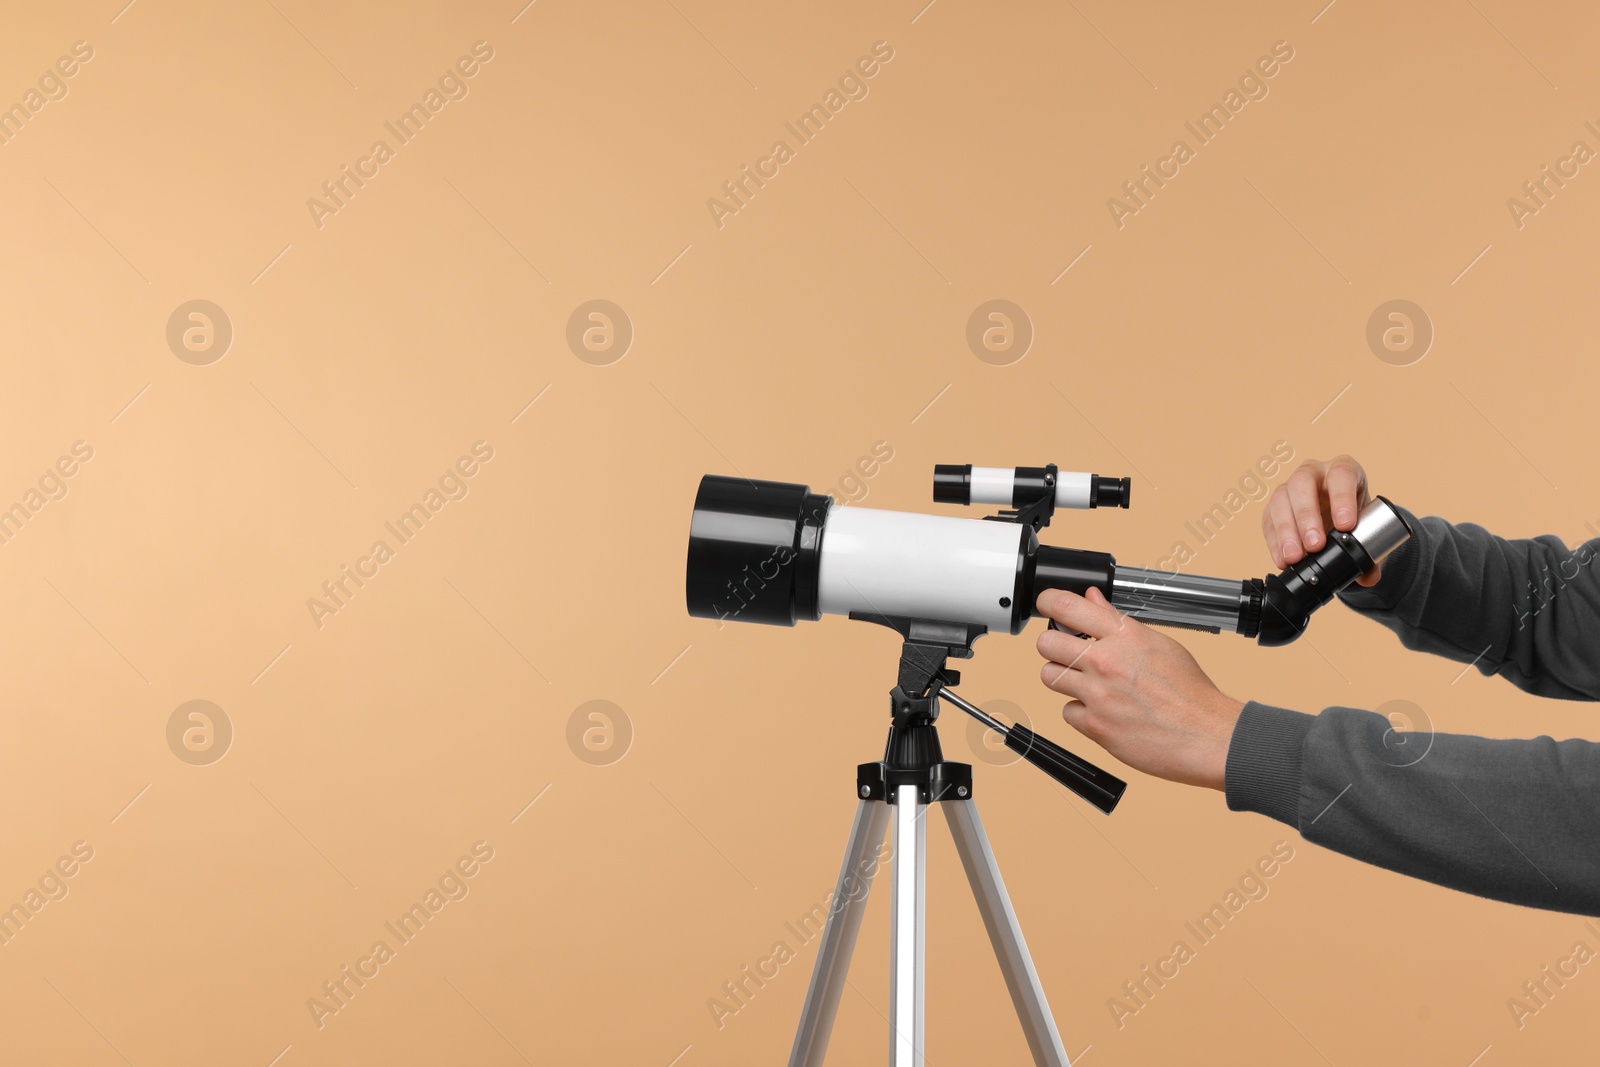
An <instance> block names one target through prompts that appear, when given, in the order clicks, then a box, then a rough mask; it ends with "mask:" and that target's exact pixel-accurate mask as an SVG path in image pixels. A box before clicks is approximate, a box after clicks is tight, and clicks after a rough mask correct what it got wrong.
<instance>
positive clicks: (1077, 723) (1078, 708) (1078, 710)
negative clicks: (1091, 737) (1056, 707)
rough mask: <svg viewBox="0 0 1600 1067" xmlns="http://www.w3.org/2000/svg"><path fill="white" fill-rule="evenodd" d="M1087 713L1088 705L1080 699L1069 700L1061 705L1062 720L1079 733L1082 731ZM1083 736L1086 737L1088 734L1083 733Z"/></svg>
mask: <svg viewBox="0 0 1600 1067" xmlns="http://www.w3.org/2000/svg"><path fill="white" fill-rule="evenodd" d="M1088 714H1089V706H1088V705H1087V704H1085V703H1084V702H1083V701H1081V700H1069V701H1067V702H1066V703H1065V704H1063V705H1061V718H1062V720H1063V721H1065V722H1066V724H1067V725H1068V726H1070V727H1072V728H1073V729H1074V730H1076V731H1078V732H1079V733H1080V734H1082V733H1084V729H1083V725H1084V720H1085V718H1086V717H1087V716H1088ZM1084 736H1085V737H1087V736H1088V735H1087V734H1084Z"/></svg>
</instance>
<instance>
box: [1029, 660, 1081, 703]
mask: <svg viewBox="0 0 1600 1067" xmlns="http://www.w3.org/2000/svg"><path fill="white" fill-rule="evenodd" d="M1039 680H1040V681H1041V682H1043V683H1044V686H1045V688H1046V689H1050V690H1053V691H1055V692H1057V693H1060V694H1062V695H1063V696H1069V697H1075V698H1078V699H1082V697H1083V693H1084V685H1085V684H1086V681H1087V680H1086V679H1085V678H1084V675H1083V672H1082V671H1075V670H1073V669H1072V668H1071V667H1064V666H1062V665H1061V664H1059V663H1046V664H1045V665H1044V666H1043V667H1040V668H1039Z"/></svg>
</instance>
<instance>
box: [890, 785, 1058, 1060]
mask: <svg viewBox="0 0 1600 1067" xmlns="http://www.w3.org/2000/svg"><path fill="white" fill-rule="evenodd" d="M940 807H942V808H944V813H945V817H946V818H947V819H948V820H949V822H950V833H951V834H952V835H953V836H954V837H955V839H956V851H957V852H959V853H960V854H961V864H962V866H964V867H965V868H966V869H967V880H968V881H970V882H971V883H972V895H973V896H974V897H976V898H977V900H978V910H979V911H980V912H982V913H983V925H984V926H985V927H987V928H988V930H989V940H990V941H991V942H992V943H993V944H994V954H995V955H996V956H997V957H999V960H1000V970H1001V972H1002V973H1003V974H1004V975H1005V978H1006V988H1007V989H1009V990H1010V991H1011V1002H1012V1003H1013V1004H1014V1005H1016V1009H1017V1018H1018V1019H1019V1020H1020V1021H1021V1022H1022V1032H1023V1034H1024V1036H1026V1037H1027V1039H1028V1048H1029V1049H1030V1050H1031V1051H1032V1052H1033V1062H1034V1063H1036V1064H1039V1065H1041V1067H1068V1061H1067V1050H1066V1049H1065V1048H1063V1047H1062V1045H1061V1035H1060V1034H1058V1033H1057V1032H1056V1023H1055V1019H1053V1018H1052V1017H1051V1015H1050V1005H1049V1004H1048V1003H1047V1002H1046V1001H1045V996H1044V987H1043V986H1042V985H1040V984H1039V975H1038V972H1036V971H1035V970H1034V969H1033V957H1032V956H1030V955H1028V945H1027V942H1025V941H1024V940H1023V938H1022V926H1021V925H1020V924H1019V923H1018V922H1017V914H1016V912H1014V911H1012V910H1011V898H1010V896H1008V895H1007V894H1006V884H1005V881H1004V880H1003V879H1002V878H1001V877H1000V867H999V865H998V864H996V863H995V859H994V852H993V850H992V849H990V848H989V837H988V835H987V834H985V833H984V832H983V823H982V821H981V820H979V818H978V809H977V807H976V806H975V805H974V804H973V802H972V801H971V800H947V801H945V802H944V803H943V804H941V805H940ZM898 870H899V857H896V873H898Z"/></svg>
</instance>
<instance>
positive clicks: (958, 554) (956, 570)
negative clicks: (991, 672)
mask: <svg viewBox="0 0 1600 1067" xmlns="http://www.w3.org/2000/svg"><path fill="white" fill-rule="evenodd" d="M977 470H978V469H977V468H973V474H974V476H976V474H977ZM974 487H976V483H974ZM973 499H974V500H976V499H977V496H976V493H974V496H973ZM1024 530H1025V528H1024V527H1021V526H1018V525H1016V524H1014V523H1009V522H988V521H985V520H983V519H958V518H954V517H951V516H947V515H919V514H916V513H913V512H905V511H879V510H875V509H872V508H858V507H836V508H833V509H832V510H831V511H830V512H829V514H828V524H827V527H826V529H825V530H824V531H823V535H822V558H821V559H820V561H819V563H818V575H817V582H818V589H817V605H818V607H819V608H820V609H821V610H822V611H823V612H824V613H825V614H829V615H848V614H850V612H852V611H865V612H871V613H873V614H878V615H901V616H907V617H910V618H914V619H937V620H939V621H941V622H963V623H981V624H983V625H984V626H987V627H988V628H989V629H990V630H991V631H994V632H996V633H1010V632H1011V616H1012V608H1011V598H1012V597H1013V596H1014V595H1015V593H1016V585H1017V559H1018V556H1019V554H1020V552H1021V546H1022V536H1023V533H1024ZM1002 598H1003V599H1004V600H1005V601H1006V603H1005V604H1004V605H1002V604H1001V603H1000V601H1001V599H1002Z"/></svg>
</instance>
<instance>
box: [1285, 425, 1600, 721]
mask: <svg viewBox="0 0 1600 1067" xmlns="http://www.w3.org/2000/svg"><path fill="white" fill-rule="evenodd" d="M1366 502H1367V474H1366V471H1364V470H1363V469H1362V468H1361V464H1359V463H1357V462H1356V461H1355V460H1353V459H1351V458H1350V457H1349V456H1339V457H1336V458H1335V459H1332V460H1329V461H1327V462H1322V461H1320V460H1308V461H1306V462H1305V463H1303V464H1301V465H1300V467H1299V468H1298V469H1297V470H1296V471H1295V472H1294V473H1293V474H1292V475H1290V476H1289V479H1288V481H1286V482H1285V483H1284V484H1283V485H1281V486H1279V487H1278V488H1277V489H1276V490H1274V491H1273V494H1272V498H1271V499H1270V500H1268V501H1267V503H1266V506H1265V508H1264V509H1263V511H1262V521H1261V527H1262V533H1263V534H1264V535H1265V537H1266V541H1267V548H1268V550H1269V551H1270V552H1271V554H1272V559H1273V562H1274V564H1276V565H1277V566H1278V567H1283V566H1285V565H1286V564H1290V563H1297V562H1299V560H1300V559H1301V558H1302V557H1303V556H1304V555H1305V552H1306V551H1307V550H1310V551H1313V552H1314V551H1316V550H1318V549H1320V548H1321V547H1322V541H1323V533H1322V531H1323V530H1324V529H1326V528H1327V525H1328V523H1329V522H1330V520H1331V522H1332V524H1333V525H1334V526H1336V527H1337V528H1338V529H1341V530H1349V529H1352V528H1354V526H1355V516H1356V514H1357V512H1358V511H1359V510H1360V508H1361V507H1362V506H1363V505H1365V504H1366ZM1399 510H1400V511H1401V512H1402V514H1403V515H1404V517H1405V519H1406V521H1407V523H1408V524H1410V526H1411V530H1412V537H1411V540H1409V541H1407V542H1406V543H1405V544H1404V545H1402V546H1400V547H1399V548H1398V549H1396V550H1395V551H1394V553H1393V554H1391V555H1390V556H1389V558H1388V559H1387V560H1385V561H1384V564H1383V566H1382V568H1381V573H1380V570H1379V569H1378V568H1374V569H1373V571H1372V572H1371V573H1369V574H1367V575H1364V576H1362V577H1361V578H1360V579H1358V582H1359V585H1358V586H1351V587H1350V588H1348V589H1346V590H1344V591H1343V592H1342V593H1340V594H1339V598H1340V599H1341V600H1343V601H1344V602H1345V604H1347V605H1348V606H1349V607H1351V608H1354V609H1355V610H1356V611H1358V612H1360V613H1361V614H1363V615H1366V616H1368V617H1369V618H1372V619H1375V620H1376V621H1378V622H1379V623H1381V624H1382V625H1384V626H1387V627H1388V628H1389V629H1391V630H1393V631H1394V632H1395V633H1396V634H1398V635H1399V637H1400V642H1401V644H1403V645H1405V646H1406V647H1407V648H1414V649H1418V650H1421V651H1424V652H1432V653H1435V654H1436V655H1440V656H1445V657H1447V658H1449V659H1453V660H1456V661H1458V662H1461V663H1473V664H1475V665H1476V666H1477V668H1478V670H1479V671H1481V672H1482V673H1484V674H1500V675H1503V676H1504V677H1505V678H1506V679H1507V680H1508V681H1510V682H1511V683H1512V684H1513V685H1515V686H1517V687H1518V688H1521V689H1525V690H1527V691H1528V692H1530V693H1537V694H1538V695H1540V696H1547V697H1558V698H1561V699H1565V700H1596V699H1600V656H1596V655H1595V652H1596V651H1600V574H1597V573H1596V568H1594V567H1593V566H1591V564H1592V563H1593V561H1594V558H1595V555H1596V554H1597V552H1600V538H1596V539H1594V540H1591V541H1588V542H1586V543H1585V544H1583V545H1580V546H1579V547H1578V548H1577V549H1576V550H1572V549H1568V548H1567V547H1566V545H1565V544H1563V543H1562V541H1561V539H1560V538H1558V537H1553V536H1546V537H1536V538H1531V539H1526V540H1516V541H1513V540H1507V539H1505V538H1501V537H1496V536H1494V535H1493V534H1491V533H1489V531H1487V530H1485V529H1484V528H1483V527H1481V526H1475V525H1472V524H1470V523H1463V524H1461V525H1452V524H1451V523H1448V522H1446V521H1445V520H1443V519H1439V518H1431V517H1430V518H1425V519H1418V518H1416V516H1414V515H1412V514H1411V513H1410V512H1409V511H1406V510H1405V509H1404V508H1401V509H1399Z"/></svg>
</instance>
